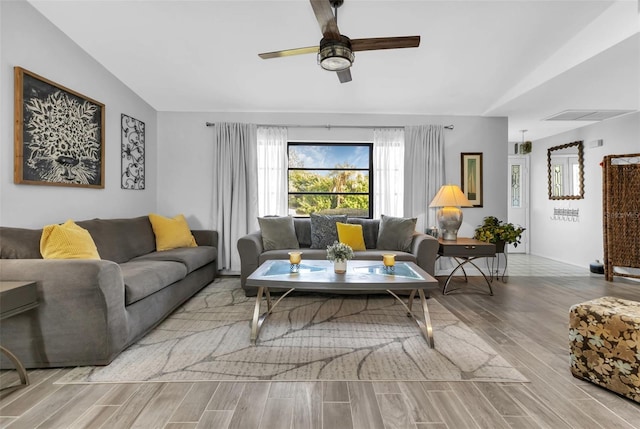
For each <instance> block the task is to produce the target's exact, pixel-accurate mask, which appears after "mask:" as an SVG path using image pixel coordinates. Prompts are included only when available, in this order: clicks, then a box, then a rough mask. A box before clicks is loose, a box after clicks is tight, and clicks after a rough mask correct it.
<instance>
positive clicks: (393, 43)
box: [351, 36, 420, 52]
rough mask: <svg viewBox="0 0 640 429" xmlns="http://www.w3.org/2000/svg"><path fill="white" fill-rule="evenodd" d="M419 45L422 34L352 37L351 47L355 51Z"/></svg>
mask: <svg viewBox="0 0 640 429" xmlns="http://www.w3.org/2000/svg"><path fill="white" fill-rule="evenodd" d="M418 46H420V36H402V37H371V38H368V39H351V49H352V50H353V51H354V52H356V51H375V50H378V49H399V48H417V47H418Z"/></svg>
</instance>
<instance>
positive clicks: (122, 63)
mask: <svg viewBox="0 0 640 429" xmlns="http://www.w3.org/2000/svg"><path fill="white" fill-rule="evenodd" d="M29 2H30V3H31V4H32V5H33V6H34V7H36V8H37V9H38V10H39V11H40V12H41V13H42V14H43V15H44V16H45V17H46V18H47V19H49V20H50V21H51V22H53V24H55V25H56V26H57V27H59V28H60V29H61V30H62V31H63V32H64V33H66V34H67V35H68V36H69V37H70V38H71V39H73V40H74V41H75V42H76V43H77V44H78V45H79V46H81V47H82V48H83V49H84V50H85V51H86V52H87V53H89V55H91V56H92V57H94V58H95V59H96V60H97V61H98V62H100V63H101V64H102V65H103V66H104V67H105V68H106V69H108V70H109V71H110V72H111V73H113V74H114V75H115V76H116V77H118V78H119V79H120V80H121V81H122V82H124V83H125V84H126V85H127V86H129V87H130V88H131V89H132V90H133V91H135V92H136V93H137V94H138V95H139V96H140V97H142V98H143V99H144V100H145V101H147V102H148V103H149V104H150V105H151V106H153V107H154V108H155V109H157V110H158V111H212V112H213V111H221V112H321V113H372V114H431V115H486V116H507V117H509V140H510V141H520V139H521V133H520V130H522V129H528V130H529V131H528V133H527V135H526V138H527V139H528V140H533V139H537V138H541V137H545V136H548V135H553V134H557V133H559V132H562V131H565V130H568V129H572V128H576V127H579V126H583V125H586V124H589V123H591V122H585V121H579V122H576V121H545V120H544V119H545V118H547V117H549V116H551V115H554V114H556V113H559V112H561V111H564V110H570V109H580V110H603V109H615V110H632V111H635V110H638V109H640V78H639V76H640V35H639V33H638V30H639V28H640V20H639V15H638V1H637V0H622V1H604V0H595V1H578V0H567V1H563V0H554V1H544V0H511V1H506V0H502V1H456V0H449V1H428V0H425V1H417V0H413V1H402V0H393V1H391V0H387V1H379V0H346V1H345V3H344V5H343V6H342V7H341V8H340V9H339V15H338V26H339V28H340V30H341V32H342V33H343V34H346V35H348V36H349V37H351V38H366V37H385V36H405V35H420V36H421V39H422V42H421V45H420V47H419V48H412V49H398V50H385V51H365V52H357V53H356V59H355V62H354V64H353V66H352V68H351V74H352V76H353V81H352V82H349V83H345V84H340V83H339V81H338V79H337V77H336V76H335V73H333V72H328V71H325V70H322V69H321V68H320V67H319V66H318V64H317V59H316V56H315V55H313V54H311V55H299V56H292V57H286V58H276V59H269V60H263V59H260V58H259V57H258V55H257V54H258V53H260V52H268V51H274V50H280V49H287V48H296V47H305V46H312V45H317V44H318V42H319V40H320V38H321V32H320V29H319V27H318V24H317V21H316V18H315V16H314V14H313V11H312V8H311V5H310V4H309V2H308V1H305V0H288V1H278V0H234V1H215V0H201V1H177V0H173V1H172V0H156V1H154V0H130V1H116V0H101V1H99V0H83V1H74V0H65V1H56V0H40V1H36V0H29Z"/></svg>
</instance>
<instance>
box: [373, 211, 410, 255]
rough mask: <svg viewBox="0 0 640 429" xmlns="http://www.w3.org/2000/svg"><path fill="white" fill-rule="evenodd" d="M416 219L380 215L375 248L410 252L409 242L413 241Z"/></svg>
mask: <svg viewBox="0 0 640 429" xmlns="http://www.w3.org/2000/svg"><path fill="white" fill-rule="evenodd" d="M417 220H418V219H417V218H403V217H393V216H385V215H382V220H381V221H380V232H379V233H378V245H377V248H378V249H382V250H397V251H399V252H411V242H412V241H413V233H414V232H415V230H416V221H417Z"/></svg>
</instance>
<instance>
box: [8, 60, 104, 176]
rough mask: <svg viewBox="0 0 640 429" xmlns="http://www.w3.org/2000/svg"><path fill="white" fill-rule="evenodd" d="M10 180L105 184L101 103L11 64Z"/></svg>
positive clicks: (102, 106) (102, 105) (102, 108)
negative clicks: (12, 136) (13, 80)
mask: <svg viewBox="0 0 640 429" xmlns="http://www.w3.org/2000/svg"><path fill="white" fill-rule="evenodd" d="M14 79H15V82H14V85H15V88H14V115H15V116H14V119H15V126H14V156H15V159H14V182H15V183H22V184H30V185H54V186H77V187H83V188H104V104H102V103H100V102H98V101H96V100H93V99H91V98H89V97H87V96H84V95H82V94H80V93H78V92H75V91H73V90H71V89H69V88H65V87H64V86H61V85H58V84H57V83H54V82H52V81H50V80H48V79H45V78H44V77H42V76H38V75H37V74H35V73H32V72H30V71H28V70H25V69H23V68H22V67H15V68H14Z"/></svg>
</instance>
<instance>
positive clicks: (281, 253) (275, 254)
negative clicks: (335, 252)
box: [258, 249, 327, 264]
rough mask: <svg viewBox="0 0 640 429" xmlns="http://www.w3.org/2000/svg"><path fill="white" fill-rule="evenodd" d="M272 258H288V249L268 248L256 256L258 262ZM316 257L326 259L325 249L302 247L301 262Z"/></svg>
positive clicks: (315, 258)
mask: <svg viewBox="0 0 640 429" xmlns="http://www.w3.org/2000/svg"><path fill="white" fill-rule="evenodd" d="M272 259H289V251H288V250H287V249H281V250H269V251H268V252H263V253H261V254H260V256H259V257H258V262H259V263H260V264H262V263H263V262H264V261H270V260H272ZM318 259H327V251H326V250H322V249H304V251H303V252H302V263H303V264H304V262H305V261H312V260H318Z"/></svg>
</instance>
